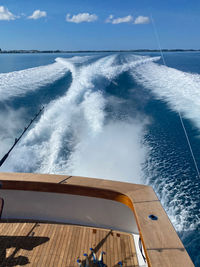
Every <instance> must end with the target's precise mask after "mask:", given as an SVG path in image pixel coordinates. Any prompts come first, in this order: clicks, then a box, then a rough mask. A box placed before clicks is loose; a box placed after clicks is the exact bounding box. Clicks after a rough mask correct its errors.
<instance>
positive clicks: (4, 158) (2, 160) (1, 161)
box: [0, 107, 44, 167]
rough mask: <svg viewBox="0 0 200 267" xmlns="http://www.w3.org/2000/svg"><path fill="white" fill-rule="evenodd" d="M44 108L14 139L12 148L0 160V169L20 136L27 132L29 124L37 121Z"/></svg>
mask: <svg viewBox="0 0 200 267" xmlns="http://www.w3.org/2000/svg"><path fill="white" fill-rule="evenodd" d="M43 109H44V107H42V108H41V109H40V110H39V112H38V113H37V114H35V116H34V118H33V119H32V120H31V121H30V123H29V124H28V126H27V127H25V128H24V131H23V132H22V133H21V135H20V136H19V137H18V138H15V142H14V144H13V145H12V147H11V148H10V149H9V151H8V152H7V153H6V154H5V155H4V156H3V158H2V159H1V160H0V167H1V166H2V165H3V163H4V162H5V161H6V159H7V158H8V156H9V154H10V152H11V151H12V150H13V148H14V147H15V146H16V145H17V143H18V142H19V140H20V139H21V138H22V136H23V135H24V134H25V132H26V131H27V130H28V128H29V127H30V126H31V124H32V123H33V122H34V121H35V120H36V119H37V117H38V116H39V115H40V113H41V112H42V111H43Z"/></svg>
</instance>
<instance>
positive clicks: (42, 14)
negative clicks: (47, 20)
mask: <svg viewBox="0 0 200 267" xmlns="http://www.w3.org/2000/svg"><path fill="white" fill-rule="evenodd" d="M46 16H47V12H46V11H41V10H39V9H38V10H35V11H34V12H33V14H32V15H31V16H29V17H28V19H40V18H42V17H46Z"/></svg>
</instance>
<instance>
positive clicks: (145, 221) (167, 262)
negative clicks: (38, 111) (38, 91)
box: [0, 173, 194, 267]
mask: <svg viewBox="0 0 200 267" xmlns="http://www.w3.org/2000/svg"><path fill="white" fill-rule="evenodd" d="M66 179H67V180H66ZM0 180H1V183H2V189H12V190H30V191H41V192H57V193H64V194H72V195H81V196H90V197H97V198H103V199H110V200H114V201H118V202H121V203H123V204H125V205H127V206H128V207H129V208H130V209H131V210H132V212H133V216H134V217H135V220H136V223H137V226H138V229H139V232H140V237H141V240H142V244H143V247H144V250H145V255H146V258H147V262H148V266H152V267H157V266H158V267H160V266H166V267H167V266H169V267H193V266H194V264H193V263H192V261H191V259H190V257H189V255H188V254H187V251H186V250H185V248H184V246H183V244H182V242H181V240H180V239H179V237H178V235H177V233H176V231H175V229H174V227H173V225H172V224H171V222H170V220H169V218H168V216H167V214H166V213H165V211H164V209H163V207H162V205H161V204H160V202H159V200H158V198H157V196H156V194H155V192H154V191H153V189H152V188H151V187H150V186H145V185H138V184H130V183H124V182H116V181H110V180H103V179H95V178H92V179H91V178H86V177H78V176H67V175H66V176H64V175H47V174H45V175H43V174H28V173H0ZM150 214H154V215H156V216H157V217H158V220H157V221H152V220H150V219H149V215H150ZM110 264H111V263H110Z"/></svg>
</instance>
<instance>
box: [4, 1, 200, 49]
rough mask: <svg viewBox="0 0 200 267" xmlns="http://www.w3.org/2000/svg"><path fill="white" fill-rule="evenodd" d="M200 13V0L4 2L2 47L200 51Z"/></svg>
mask: <svg viewBox="0 0 200 267" xmlns="http://www.w3.org/2000/svg"><path fill="white" fill-rule="evenodd" d="M199 13H200V1H199V0H167V1H164V0H57V1H55V0H48V1H47V0H42V1H41V0H34V1H33V0H17V1H16V0H3V1H1V0H0V48H1V49H2V50H11V49H38V50H56V49H60V50H74V51H75V50H106V49H109V50H118V49H145V48H147V49H159V42H160V45H161V48H162V49H164V48H167V49H175V48H183V49H188V48H193V49H200V35H199V28H200V16H199ZM152 21H153V22H154V23H152ZM157 35H158V38H157V37H156V36H157Z"/></svg>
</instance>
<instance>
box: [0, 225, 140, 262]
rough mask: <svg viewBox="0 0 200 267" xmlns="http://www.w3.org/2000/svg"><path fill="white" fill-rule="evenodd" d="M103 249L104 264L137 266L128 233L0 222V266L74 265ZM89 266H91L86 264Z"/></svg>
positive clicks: (98, 253) (132, 242)
mask: <svg viewBox="0 0 200 267" xmlns="http://www.w3.org/2000/svg"><path fill="white" fill-rule="evenodd" d="M91 247H92V248H93V249H94V251H95V252H96V255H97V256H98V257H99V255H100V253H101V252H102V251H105V252H106V255H105V256H104V263H105V264H107V266H108V267H109V266H119V265H118V262H119V261H122V262H123V266H131V267H134V266H138V262H137V256H136V252H135V245H134V241H133V237H132V235H131V234H127V233H122V232H118V231H112V230H107V229H99V228H91V227H84V226H75V225H66V224H51V223H35V222H19V221H12V222H11V221H9V222H1V223H0V266H2V267H3V266H4V267H6V266H23V265H26V266H40V267H42V266H48V267H50V266H52V267H53V266H63V267H71V266H78V264H77V259H78V258H80V260H81V261H84V260H85V257H84V256H83V254H84V253H87V254H88V255H89V259H90V260H92V255H91V251H90V248H91ZM90 266H95V265H93V264H92V262H91V263H90Z"/></svg>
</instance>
